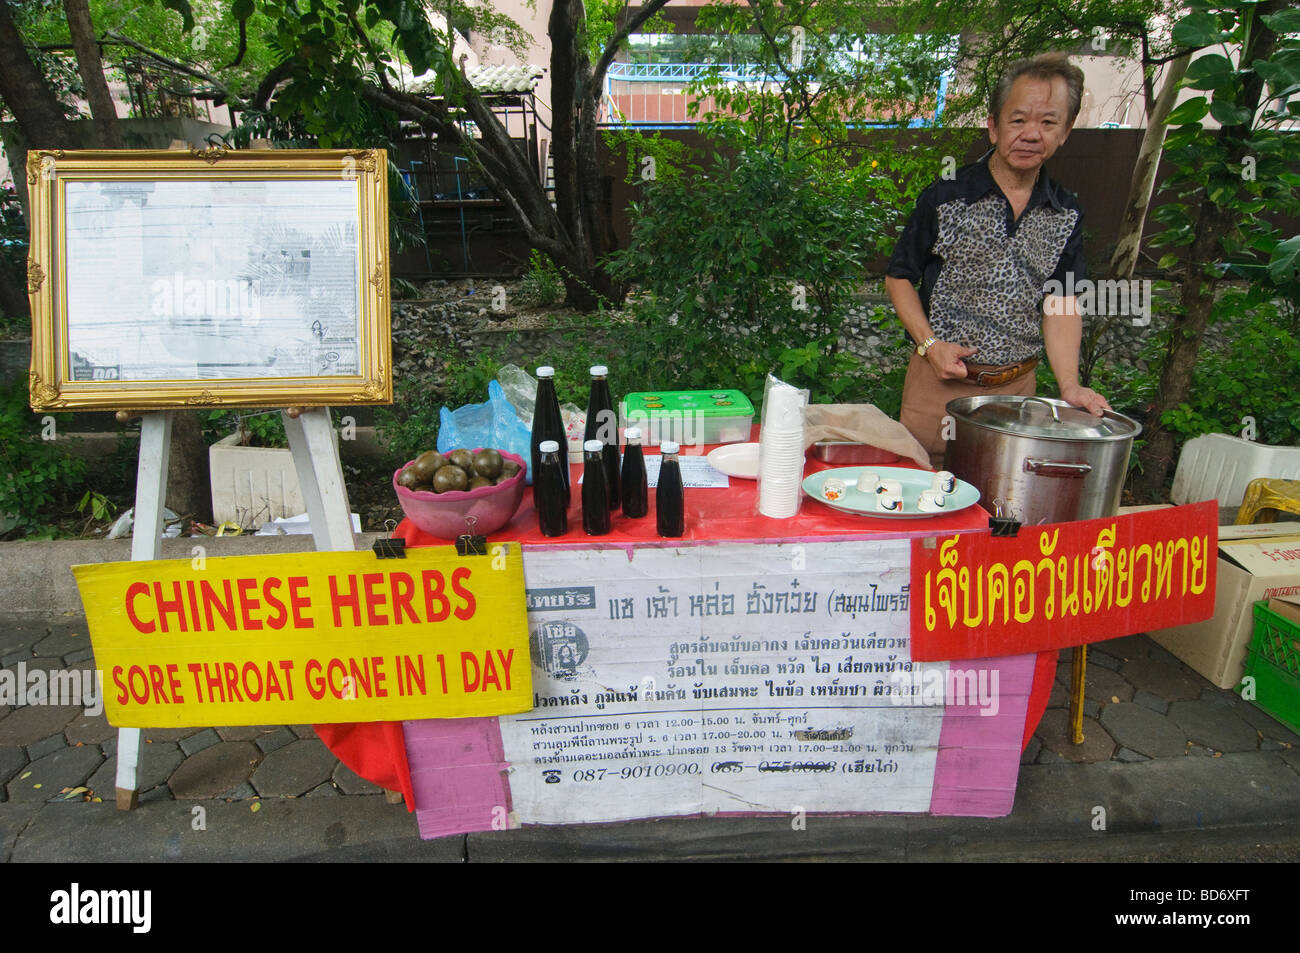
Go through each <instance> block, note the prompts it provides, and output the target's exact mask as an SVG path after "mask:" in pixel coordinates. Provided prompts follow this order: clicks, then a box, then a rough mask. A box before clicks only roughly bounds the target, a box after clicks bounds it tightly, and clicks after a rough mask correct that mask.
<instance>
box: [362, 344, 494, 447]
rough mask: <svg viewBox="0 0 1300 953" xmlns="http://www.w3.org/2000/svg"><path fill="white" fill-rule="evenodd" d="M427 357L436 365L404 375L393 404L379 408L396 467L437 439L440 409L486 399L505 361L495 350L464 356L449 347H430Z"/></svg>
mask: <svg viewBox="0 0 1300 953" xmlns="http://www.w3.org/2000/svg"><path fill="white" fill-rule="evenodd" d="M422 356H423V357H424V358H425V359H426V360H425V361H424V362H422V363H425V365H426V366H428V361H429V360H432V361H433V363H434V366H433V367H432V368H430V370H429V371H428V372H427V373H426V374H425V375H420V376H405V377H399V378H398V379H397V381H396V382H395V393H394V395H393V405H392V407H380V408H377V409H376V412H375V420H376V423H377V429H378V435H379V439H380V440H381V441H382V442H383V443H384V445H385V446H386V447H387V448H388V450H389V452H390V453H391V454H392V458H393V460H394V464H393V466H394V468H396V467H397V466H399V465H401V464H403V463H405V462H406V461H407V460H413V459H415V457H417V456H419V454H420V453H422V452H423V451H425V450H432V449H433V447H434V446H435V445H436V444H437V442H438V423H439V420H438V418H439V414H438V411H439V408H441V407H444V406H445V407H448V408H450V409H452V410H455V409H456V408H457V407H462V406H464V405H465V404H481V403H483V401H485V400H487V397H488V383H489V382H490V381H491V380H492V379H493V378H495V377H496V374H497V368H498V367H499V366H500V361H499V360H498V358H497V357H496V356H495V355H492V354H486V353H482V352H479V353H476V354H474V355H471V356H465V355H463V354H462V353H461V352H460V351H458V350H456V349H454V348H452V347H450V346H445V347H440V346H434V347H431V348H429V349H428V351H427V352H426V353H424V354H423V355H422Z"/></svg>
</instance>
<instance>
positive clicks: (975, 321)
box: [888, 156, 1085, 364]
mask: <svg viewBox="0 0 1300 953" xmlns="http://www.w3.org/2000/svg"><path fill="white" fill-rule="evenodd" d="M1011 215H1012V213H1011V205H1010V203H1009V202H1008V201H1007V199H1006V197H1005V196H1004V195H1003V194H1002V191H1001V190H1000V189H998V188H997V186H996V184H995V183H994V182H993V178H992V176H991V175H990V174H989V172H988V161H987V156H986V157H985V158H984V159H982V160H981V161H980V162H977V163H974V164H973V165H971V166H967V167H965V168H964V169H962V170H960V171H959V172H958V173H957V176H956V178H955V179H954V180H953V181H945V180H940V181H939V182H936V183H935V184H934V185H932V186H930V188H929V189H927V190H926V191H925V192H924V193H923V194H922V196H921V198H920V199H918V201H917V207H916V211H915V212H914V213H913V215H912V219H911V220H910V221H909V222H908V224H907V227H906V228H905V229H904V231H903V235H902V237H901V238H900V239H899V243H898V246H897V247H896V248H895V251H894V257H893V258H892V259H891V261H890V265H889V271H888V273H889V274H890V275H892V276H893V277H896V278H907V279H908V280H910V281H913V282H916V281H920V282H921V301H922V304H923V305H924V306H925V310H926V316H927V317H928V318H929V321H930V326H931V328H933V329H934V334H935V336H936V337H937V338H938V339H939V340H941V341H954V342H956V343H959V344H964V345H967V346H969V347H974V348H978V351H977V352H976V354H974V355H973V356H972V358H971V359H972V360H974V361H977V362H979V363H981V364H1013V363H1016V362H1018V361H1023V360H1025V359H1027V358H1030V357H1033V356H1035V355H1036V354H1038V353H1039V350H1040V349H1041V348H1042V344H1043V336H1042V321H1043V297H1044V291H1043V289H1044V286H1045V285H1046V283H1047V282H1048V281H1049V280H1053V279H1055V280H1057V281H1060V282H1061V284H1062V285H1065V284H1066V275H1067V273H1071V272H1072V273H1073V279H1074V281H1075V282H1076V283H1077V282H1078V281H1079V280H1080V279H1082V278H1083V277H1084V276H1085V272H1084V262H1083V249H1082V232H1083V211H1082V209H1081V208H1080V207H1079V205H1078V201H1077V200H1076V199H1075V197H1074V196H1073V195H1071V194H1070V193H1069V192H1066V191H1065V190H1064V189H1061V188H1060V187H1059V186H1057V185H1056V184H1055V183H1054V182H1052V181H1051V180H1050V179H1048V178H1047V177H1046V176H1045V175H1044V176H1041V177H1040V181H1039V183H1038V184H1037V185H1036V186H1035V190H1034V193H1033V195H1032V196H1031V197H1030V201H1029V204H1028V205H1027V206H1026V207H1025V210H1024V212H1022V213H1021V216H1020V218H1019V220H1012V217H1011Z"/></svg>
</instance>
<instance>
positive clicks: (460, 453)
mask: <svg viewBox="0 0 1300 953" xmlns="http://www.w3.org/2000/svg"><path fill="white" fill-rule="evenodd" d="M447 459H448V460H450V461H451V462H452V463H454V464H456V466H458V467H460V468H461V469H462V470H464V471H465V472H466V473H469V472H470V471H472V470H473V469H474V454H472V453H470V452H469V451H468V450H453V451H452V452H451V453H449V454H447Z"/></svg>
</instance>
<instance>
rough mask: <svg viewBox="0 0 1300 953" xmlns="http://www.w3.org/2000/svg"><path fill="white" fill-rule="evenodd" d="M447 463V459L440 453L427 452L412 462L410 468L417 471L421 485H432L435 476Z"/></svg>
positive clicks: (434, 451)
mask: <svg viewBox="0 0 1300 953" xmlns="http://www.w3.org/2000/svg"><path fill="white" fill-rule="evenodd" d="M446 462H447V460H446V458H445V457H443V455H442V454H441V453H438V451H436V450H426V451H424V453H422V454H420V455H419V456H418V457H416V458H415V460H414V461H412V463H411V467H410V468H411V469H412V470H414V471H415V475H416V476H417V477H419V478H420V482H421V483H430V482H432V480H433V475H434V474H435V473H436V472H438V470H439V469H441V468H442V467H443V466H444V465H445V464H446Z"/></svg>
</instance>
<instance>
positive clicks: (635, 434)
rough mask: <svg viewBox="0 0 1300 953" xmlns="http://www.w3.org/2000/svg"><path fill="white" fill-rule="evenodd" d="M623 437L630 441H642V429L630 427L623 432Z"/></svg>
mask: <svg viewBox="0 0 1300 953" xmlns="http://www.w3.org/2000/svg"><path fill="white" fill-rule="evenodd" d="M623 436H624V437H625V438H627V439H628V440H640V439H641V428H640V427H628V428H627V430H625V431H623Z"/></svg>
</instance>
